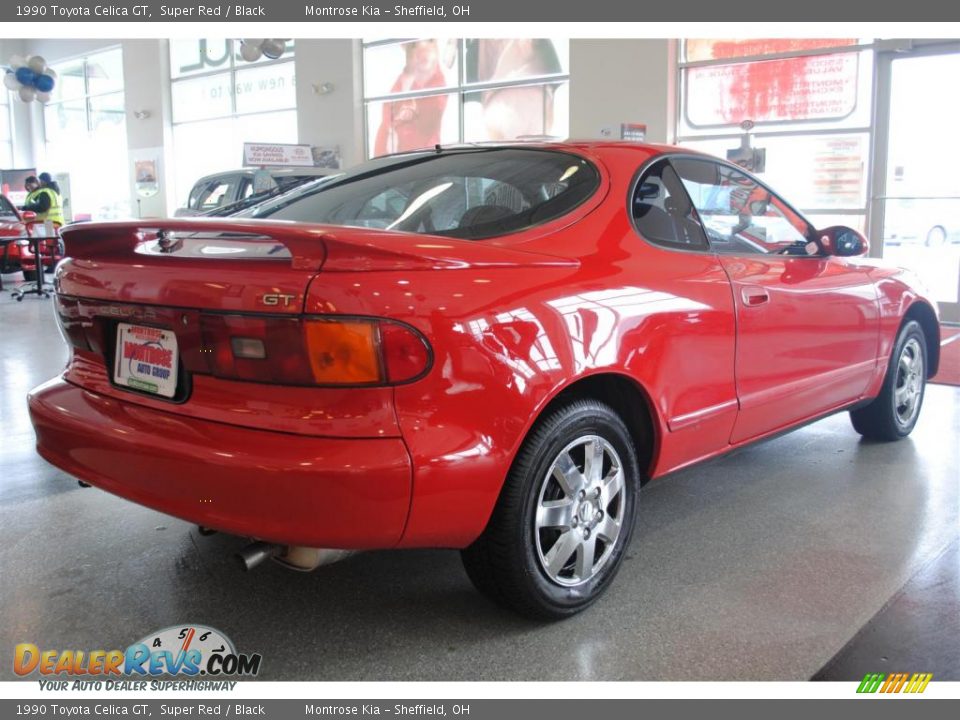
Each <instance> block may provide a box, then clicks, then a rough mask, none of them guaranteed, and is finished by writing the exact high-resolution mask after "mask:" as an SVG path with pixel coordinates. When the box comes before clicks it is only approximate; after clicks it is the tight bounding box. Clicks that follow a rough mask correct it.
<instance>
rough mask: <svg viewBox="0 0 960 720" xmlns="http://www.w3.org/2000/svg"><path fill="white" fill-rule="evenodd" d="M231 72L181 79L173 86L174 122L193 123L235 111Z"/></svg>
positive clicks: (171, 89) (171, 90)
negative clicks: (231, 88)
mask: <svg viewBox="0 0 960 720" xmlns="http://www.w3.org/2000/svg"><path fill="white" fill-rule="evenodd" d="M230 78H231V74H230V73H217V74H216V75H204V76H203V77H198V78H190V79H189V80H180V81H178V82H175V83H173V84H172V85H171V87H170V92H171V95H172V101H173V102H172V104H173V122H174V123H183V122H193V121H194V120H206V119H207V118H215V117H225V116H227V115H230V114H231V113H232V112H233V98H232V97H231V95H230Z"/></svg>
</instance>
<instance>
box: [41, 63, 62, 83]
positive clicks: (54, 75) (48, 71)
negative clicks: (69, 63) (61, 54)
mask: <svg viewBox="0 0 960 720" xmlns="http://www.w3.org/2000/svg"><path fill="white" fill-rule="evenodd" d="M43 74H44V75H49V76H50V77H51V78H52V79H53V81H54V82H56V81H57V78H58V77H60V76H59V75H57V71H56V70H54V69H53V68H52V67H48V68H47V69H46V70H44V71H43Z"/></svg>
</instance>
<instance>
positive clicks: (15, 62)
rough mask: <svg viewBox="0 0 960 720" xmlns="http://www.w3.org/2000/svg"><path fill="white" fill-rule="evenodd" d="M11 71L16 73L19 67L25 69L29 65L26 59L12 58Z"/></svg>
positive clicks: (18, 56)
mask: <svg viewBox="0 0 960 720" xmlns="http://www.w3.org/2000/svg"><path fill="white" fill-rule="evenodd" d="M9 64H10V69H11V70H13V71H14V72H16V70H17V68H18V67H23V66H24V65H26V64H27V61H26V59H25V58H24V57H23V55H13V56H11V57H10V63H9Z"/></svg>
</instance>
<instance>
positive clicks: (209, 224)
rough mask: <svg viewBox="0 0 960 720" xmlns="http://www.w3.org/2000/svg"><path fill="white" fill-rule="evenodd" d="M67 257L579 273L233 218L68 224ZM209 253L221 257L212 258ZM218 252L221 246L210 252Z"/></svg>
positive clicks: (540, 257)
mask: <svg viewBox="0 0 960 720" xmlns="http://www.w3.org/2000/svg"><path fill="white" fill-rule="evenodd" d="M61 234H62V236H63V239H64V243H65V245H66V255H67V256H68V257H71V258H77V259H94V258H98V257H99V258H108V259H111V260H123V259H124V258H129V257H132V255H133V253H138V254H140V255H143V254H147V255H153V256H155V257H156V256H169V257H171V258H177V257H180V258H183V257H191V258H197V259H205V260H214V259H216V260H223V261H229V260H234V259H236V260H241V259H244V260H249V259H256V260H287V261H288V262H290V263H291V265H292V267H293V268H294V269H297V270H313V271H317V270H319V269H320V268H321V267H323V269H324V271H325V272H358V271H359V272H364V271H367V272H369V271H397V270H399V271H405V270H444V269H446V270H452V269H460V268H467V267H473V268H477V267H485V268H495V267H518V266H522V267H526V268H532V267H577V266H578V265H579V263H578V261H577V260H575V259H571V258H561V257H555V256H552V255H544V254H541V253H531V252H527V251H524V250H520V249H515V248H507V247H503V246H500V245H495V244H492V243H487V242H478V241H472V240H462V239H454V238H447V237H440V236H435V235H418V234H415V233H406V232H394V231H390V230H378V229H370V228H356V227H341V226H334V225H310V224H305V223H293V222H288V221H277V220H249V219H239V218H174V219H158V220H137V221H121V222H102V223H86V224H78V225H70V226H67V227H65V228H64V229H63V230H62V231H61ZM211 245H214V246H215V247H214V248H213V250H217V251H223V250H226V251H227V252H213V251H211ZM216 246H219V247H216Z"/></svg>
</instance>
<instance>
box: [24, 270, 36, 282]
mask: <svg viewBox="0 0 960 720" xmlns="http://www.w3.org/2000/svg"><path fill="white" fill-rule="evenodd" d="M23 279H24V280H26V281H27V282H36V281H37V271H36V270H24V271H23Z"/></svg>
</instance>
